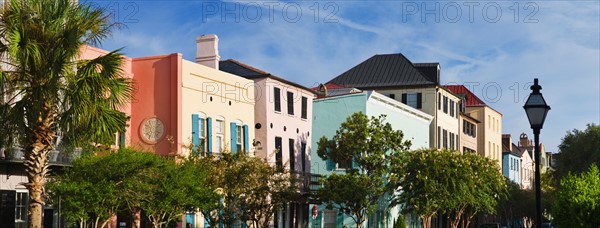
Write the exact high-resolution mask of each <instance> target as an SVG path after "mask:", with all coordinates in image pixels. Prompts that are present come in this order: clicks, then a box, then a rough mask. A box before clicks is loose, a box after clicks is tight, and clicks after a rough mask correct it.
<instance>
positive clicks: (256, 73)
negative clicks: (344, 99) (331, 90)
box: [219, 59, 318, 95]
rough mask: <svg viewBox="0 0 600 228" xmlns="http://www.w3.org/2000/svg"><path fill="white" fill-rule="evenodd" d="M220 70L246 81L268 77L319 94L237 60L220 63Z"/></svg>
mask: <svg viewBox="0 0 600 228" xmlns="http://www.w3.org/2000/svg"><path fill="white" fill-rule="evenodd" d="M219 70H221V71H224V72H227V73H230V74H235V75H237V76H240V77H243V78H246V79H258V78H267V77H268V78H272V79H275V80H277V81H280V82H283V83H286V84H288V85H292V86H295V87H298V88H301V89H304V90H306V91H308V92H311V93H313V94H315V95H316V94H318V93H317V91H314V90H312V89H310V88H308V87H306V86H303V85H300V84H297V83H295V82H291V81H288V80H286V79H283V78H280V77H277V76H275V75H272V74H270V73H268V72H266V71H263V70H261V69H258V68H254V67H252V66H250V65H248V64H244V63H242V62H240V61H237V60H235V59H227V60H223V61H219Z"/></svg>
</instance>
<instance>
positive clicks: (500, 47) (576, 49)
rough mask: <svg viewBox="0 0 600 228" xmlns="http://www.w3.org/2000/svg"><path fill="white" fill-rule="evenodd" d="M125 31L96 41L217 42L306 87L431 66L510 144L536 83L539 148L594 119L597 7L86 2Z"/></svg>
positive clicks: (145, 45) (160, 46)
mask: <svg viewBox="0 0 600 228" xmlns="http://www.w3.org/2000/svg"><path fill="white" fill-rule="evenodd" d="M91 3H93V4H95V5H97V6H100V7H106V8H107V9H108V10H109V11H111V12H113V15H114V19H115V20H116V21H119V22H121V23H123V24H124V25H126V28H124V29H121V30H118V31H115V32H114V34H113V37H112V38H111V39H109V40H107V41H106V42H104V44H103V46H102V47H103V48H105V49H109V50H112V49H115V48H120V47H124V52H125V54H126V55H128V56H131V57H140V56H148V55H161V54H168V53H176V52H178V53H182V54H183V57H184V58H185V59H187V60H191V61H194V58H195V47H196V44H195V38H196V37H197V36H198V35H201V34H217V35H218V36H219V51H220V55H221V59H228V58H233V59H237V60H239V61H242V62H244V63H247V64H249V65H252V66H255V67H257V68H260V69H263V70H265V71H267V72H271V73H273V74H275V75H278V76H281V77H284V78H286V79H289V80H291V81H294V82H297V83H300V84H302V85H305V86H314V85H317V84H318V83H322V82H326V81H328V80H330V79H332V78H333V77H335V76H337V75H339V74H341V73H343V72H344V71H346V70H348V69H350V68H351V67H353V66H355V65H356V64H358V63H360V62H362V61H363V60H365V59H367V58H369V57H371V56H373V55H375V54H388V53H402V54H404V55H405V56H406V57H408V58H409V59H410V60H411V61H413V62H439V63H440V64H441V80H442V83H443V84H465V85H467V86H470V88H471V90H472V91H473V92H474V93H475V94H476V95H477V96H479V97H480V98H482V99H483V100H484V101H485V102H486V103H487V104H488V105H490V106H491V107H492V108H494V109H496V110H498V111H500V112H501V113H502V114H503V115H504V118H503V133H505V134H506V133H508V134H512V136H513V140H515V139H517V138H518V135H519V134H521V133H522V132H525V133H527V134H529V135H530V137H531V134H532V133H531V129H530V128H529V123H528V121H527V117H526V116H525V112H524V110H523V108H522V106H523V103H524V101H525V99H526V97H527V96H528V95H529V93H530V90H529V85H530V84H531V83H532V81H533V78H534V77H537V78H539V80H540V84H541V85H542V87H543V89H542V93H543V94H544V97H545V98H546V101H547V102H548V103H549V105H550V106H551V107H552V110H551V111H550V113H549V114H548V117H547V119H546V123H545V126H544V129H543V130H542V134H541V141H542V142H543V143H544V144H546V150H547V151H553V152H556V151H558V148H557V146H558V145H559V144H560V141H561V138H562V137H563V136H564V135H565V133H566V132H567V131H568V130H572V129H575V128H577V129H583V128H585V125H586V124H587V123H596V124H598V123H599V122H600V3H599V1H537V2H535V1H534V2H521V1H481V2H478V1H439V2H431V1H428V2H416V1H316V0H304V1H238V2H217V1H154V0H147V1H91Z"/></svg>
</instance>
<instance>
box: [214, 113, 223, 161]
mask: <svg viewBox="0 0 600 228" xmlns="http://www.w3.org/2000/svg"><path fill="white" fill-rule="evenodd" d="M224 131H225V121H223V120H222V119H218V120H216V124H215V139H216V145H217V153H220V152H223V149H224V148H223V147H224V146H225V145H224V143H225V142H224V141H223V132H224Z"/></svg>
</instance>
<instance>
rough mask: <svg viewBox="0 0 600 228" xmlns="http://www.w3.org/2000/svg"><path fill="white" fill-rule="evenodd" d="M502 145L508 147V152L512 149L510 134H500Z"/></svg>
mask: <svg viewBox="0 0 600 228" xmlns="http://www.w3.org/2000/svg"><path fill="white" fill-rule="evenodd" d="M502 145H503V146H505V147H506V148H507V149H508V152H511V151H512V138H511V135H510V134H502ZM502 152H506V151H502Z"/></svg>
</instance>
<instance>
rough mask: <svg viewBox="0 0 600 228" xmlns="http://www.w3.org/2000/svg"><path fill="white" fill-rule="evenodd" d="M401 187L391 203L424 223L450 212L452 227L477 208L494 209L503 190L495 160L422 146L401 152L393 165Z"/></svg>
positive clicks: (427, 224)
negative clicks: (440, 214) (420, 148)
mask: <svg viewBox="0 0 600 228" xmlns="http://www.w3.org/2000/svg"><path fill="white" fill-rule="evenodd" d="M394 166H395V168H396V169H398V171H397V172H398V174H399V176H398V179H395V180H393V181H392V182H391V183H390V184H391V185H392V186H394V187H395V188H396V189H399V190H400V194H399V195H398V196H397V197H396V198H395V199H394V203H396V204H402V205H403V209H404V211H405V212H414V213H416V214H417V215H419V216H420V217H421V219H422V220H423V224H424V226H425V227H429V225H430V223H431V218H432V217H433V216H434V215H436V214H438V213H445V214H448V215H450V216H451V217H450V223H451V226H452V227H457V226H458V224H459V222H460V220H461V218H462V217H463V215H464V216H466V221H465V222H466V223H467V225H468V222H469V221H470V220H471V219H472V218H473V216H474V215H475V214H476V213H478V212H489V213H493V212H494V210H495V206H496V204H497V202H498V201H499V200H500V198H501V197H503V196H504V194H505V192H506V186H505V183H504V178H503V177H502V175H501V174H500V172H499V171H498V167H497V166H496V165H495V162H492V161H491V160H489V159H487V158H484V157H481V156H478V155H476V154H470V153H467V154H464V155H463V154H460V152H456V151H453V150H446V149H443V150H436V149H422V150H416V151H410V152H406V153H403V154H402V156H401V157H400V159H398V160H397V163H396V164H395V165H394Z"/></svg>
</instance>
